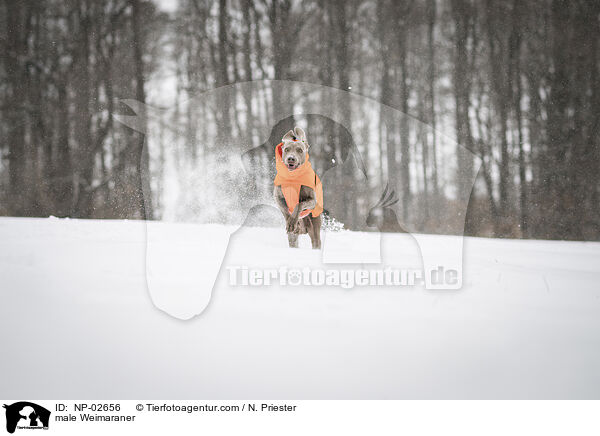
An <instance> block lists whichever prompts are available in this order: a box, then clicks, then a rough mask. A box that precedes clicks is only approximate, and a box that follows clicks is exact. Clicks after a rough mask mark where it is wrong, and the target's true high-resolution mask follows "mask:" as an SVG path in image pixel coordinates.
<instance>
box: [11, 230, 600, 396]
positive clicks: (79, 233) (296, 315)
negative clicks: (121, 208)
mask: <svg viewBox="0 0 600 436" xmlns="http://www.w3.org/2000/svg"><path fill="white" fill-rule="evenodd" d="M229 235H231V237H230V238H229ZM453 238H454V239H453ZM455 238H456V237H451V236H426V237H425V236H423V237H421V242H420V244H421V249H423V242H422V241H423V240H426V241H428V242H427V244H430V245H432V246H438V245H439V246H444V245H448V241H454V240H455ZM417 239H419V237H417ZM379 240H381V259H382V260H385V262H386V263H387V264H394V265H401V266H402V267H407V268H412V267H419V266H420V265H421V260H420V254H419V246H418V245H417V244H416V243H415V239H414V238H412V237H411V236H409V235H391V234H384V235H378V234H376V233H358V232H347V231H343V232H337V233H327V234H326V235H325V237H324V245H325V246H327V244H328V243H329V245H330V247H332V246H333V247H336V246H337V247H338V248H339V250H341V251H342V252H345V251H351V250H357V249H363V248H364V249H365V250H366V251H367V252H370V251H371V250H372V248H373V247H375V246H376V245H377V244H378V243H379V242H378V241H379ZM450 245H452V244H450ZM309 246H310V242H309V241H308V238H307V237H306V236H304V238H303V240H302V241H301V248H300V249H289V248H287V241H286V237H285V234H284V232H283V229H282V228H261V227H242V228H241V229H237V228H235V227H231V226H221V225H194V224H169V223H150V224H146V223H143V222H137V221H93V220H75V219H71V220H63V219H57V218H51V219H17V218H2V219H0V247H1V249H0V277H1V282H0V329H1V331H2V332H3V333H2V335H1V336H0V338H1V341H2V342H1V346H2V350H3V359H1V361H0V362H1V363H0V371H1V373H2V374H3V376H2V377H0V392H3V395H4V396H5V397H7V398H17V397H18V398H40V399H41V398H98V399H110V398H112V399H114V398H120V399H127V398H130V399H134V398H182V399H187V398H189V399H191V398H195V399H198V398H201V399H202V398H204V399H208V398H210V399H225V398H228V399H233V398H272V399H284V398H285V399H320V398H323V399H324V398H331V399H345V398H357V399H358V398H361V399H370V398H383V399H387V398H598V397H599V396H600V372H599V371H598V368H600V286H598V283H599V280H600V244H599V243H588V242H562V241H518V240H495V239H482V238H465V240H464V249H463V254H464V265H463V286H462V289H460V290H427V289H424V288H423V287H422V286H414V287H395V288H393V287H381V286H357V287H354V288H352V289H342V288H340V287H314V286H310V287H308V286H307V287H294V286H280V285H278V284H273V285H271V286H269V287H256V286H255V287H251V286H230V285H229V270H228V267H231V266H246V267H249V268H252V267H261V268H262V267H268V268H277V267H281V266H287V267H300V268H301V267H311V268H325V269H335V268H348V265H344V264H341V263H340V264H335V263H334V264H331V263H325V264H324V263H323V253H321V252H319V251H313V250H311V249H310V248H309ZM221 256H223V257H224V261H223V265H222V266H220V270H219V265H220V264H221ZM351 267H352V268H358V267H364V268H367V269H368V268H377V267H378V266H377V265H375V264H368V263H365V264H362V265H353V266H351ZM214 268H217V270H218V271H219V273H218V274H217V275H216V281H215V280H214V278H213V277H212V276H211V274H210V270H211V269H214ZM210 282H214V289H213V291H212V298H211V293H210V289H211V288H212V285H211V284H210ZM198 283H201V284H202V286H203V287H198V286H197V285H198ZM167 291H170V292H171V293H170V294H169V293H167ZM209 300H210V303H208V301H209ZM186 301H187V304H186ZM153 303H154V304H153ZM207 303H208V306H207V308H206V310H204V312H202V313H201V314H200V315H199V316H195V317H194V316H193V315H195V313H197V308H198V307H203V306H204V305H206V304H207ZM157 306H158V307H160V308H161V309H160V310H159V309H157ZM186 306H187V307H188V308H189V310H188V311H187V312H185V311H184V310H183V309H182V308H186ZM172 310H175V311H181V312H178V313H179V315H181V316H180V317H181V318H189V319H188V320H187V321H184V320H181V319H177V318H175V317H173V316H170V315H169V314H168V313H171V311H172Z"/></svg>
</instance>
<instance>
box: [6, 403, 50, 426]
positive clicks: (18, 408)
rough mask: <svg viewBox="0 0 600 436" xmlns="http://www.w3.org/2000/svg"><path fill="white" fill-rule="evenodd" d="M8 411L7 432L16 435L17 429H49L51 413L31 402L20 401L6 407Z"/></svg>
mask: <svg viewBox="0 0 600 436" xmlns="http://www.w3.org/2000/svg"><path fill="white" fill-rule="evenodd" d="M3 407H4V408H5V409H6V431H7V432H9V433H14V432H15V430H16V429H19V430H21V429H26V430H35V429H43V430H47V429H48V424H49V421H50V411H49V410H48V409H46V408H44V407H42V406H39V405H37V404H35V403H30V402H29V401H19V402H17V403H13V404H11V405H6V404H5V405H4V406H3Z"/></svg>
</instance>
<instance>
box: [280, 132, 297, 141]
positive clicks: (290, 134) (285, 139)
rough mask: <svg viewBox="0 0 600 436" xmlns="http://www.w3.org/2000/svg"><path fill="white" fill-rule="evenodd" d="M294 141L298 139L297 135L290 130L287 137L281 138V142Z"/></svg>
mask: <svg viewBox="0 0 600 436" xmlns="http://www.w3.org/2000/svg"><path fill="white" fill-rule="evenodd" d="M294 139H296V134H295V133H294V131H293V130H290V131H289V132H287V133H286V134H285V135H283V138H281V142H286V141H293V140H294Z"/></svg>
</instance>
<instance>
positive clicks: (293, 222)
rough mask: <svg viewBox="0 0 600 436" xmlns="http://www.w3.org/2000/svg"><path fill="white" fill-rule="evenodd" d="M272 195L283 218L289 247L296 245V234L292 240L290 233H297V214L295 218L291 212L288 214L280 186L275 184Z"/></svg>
mask: <svg viewBox="0 0 600 436" xmlns="http://www.w3.org/2000/svg"><path fill="white" fill-rule="evenodd" d="M273 197H274V198H275V204H277V207H278V208H279V210H280V211H281V214H282V215H283V219H284V220H285V230H286V232H287V233H288V240H289V243H290V247H294V246H296V247H297V246H298V237H297V235H296V238H295V239H294V240H293V241H292V238H291V236H290V235H292V234H293V233H298V215H297V216H296V218H294V216H293V214H290V212H289V210H288V206H287V203H286V201H285V197H284V195H283V192H282V191H281V186H275V189H274V190H273ZM294 212H295V210H294Z"/></svg>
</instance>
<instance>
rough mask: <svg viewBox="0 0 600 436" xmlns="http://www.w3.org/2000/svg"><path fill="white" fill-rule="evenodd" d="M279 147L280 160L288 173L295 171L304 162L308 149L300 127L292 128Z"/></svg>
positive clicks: (304, 134)
mask: <svg viewBox="0 0 600 436" xmlns="http://www.w3.org/2000/svg"><path fill="white" fill-rule="evenodd" d="M281 142H282V143H283V145H282V147H281V160H282V161H283V163H284V165H285V166H286V167H288V169H289V170H290V171H293V170H295V169H296V168H298V167H299V166H301V165H302V164H304V162H306V154H307V153H308V148H309V147H310V146H309V145H308V143H307V142H306V133H304V130H302V129H301V128H300V127H294V130H290V131H289V132H287V133H286V134H285V135H283V138H281Z"/></svg>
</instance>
